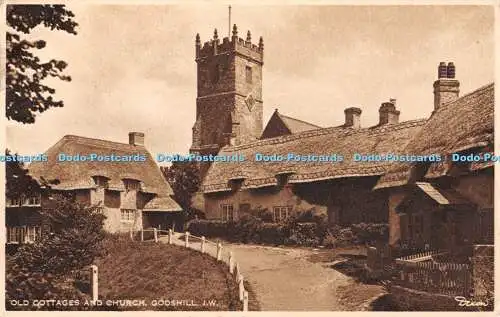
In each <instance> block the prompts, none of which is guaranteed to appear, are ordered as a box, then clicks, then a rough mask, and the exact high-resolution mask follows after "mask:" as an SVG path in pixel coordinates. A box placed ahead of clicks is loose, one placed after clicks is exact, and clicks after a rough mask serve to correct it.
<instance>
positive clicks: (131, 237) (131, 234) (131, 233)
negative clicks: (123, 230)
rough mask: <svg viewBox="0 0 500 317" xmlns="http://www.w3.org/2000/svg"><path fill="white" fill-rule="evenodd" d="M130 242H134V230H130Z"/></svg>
mask: <svg viewBox="0 0 500 317" xmlns="http://www.w3.org/2000/svg"><path fill="white" fill-rule="evenodd" d="M130 240H132V241H134V233H133V231H132V228H130Z"/></svg>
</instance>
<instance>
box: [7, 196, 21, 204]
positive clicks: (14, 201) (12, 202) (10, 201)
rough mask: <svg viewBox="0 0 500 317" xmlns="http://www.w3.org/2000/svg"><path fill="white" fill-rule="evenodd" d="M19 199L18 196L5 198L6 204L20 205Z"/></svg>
mask: <svg viewBox="0 0 500 317" xmlns="http://www.w3.org/2000/svg"><path fill="white" fill-rule="evenodd" d="M20 205H21V199H20V198H19V197H15V198H9V199H7V206H20Z"/></svg>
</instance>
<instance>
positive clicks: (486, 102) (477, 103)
mask: <svg viewBox="0 0 500 317" xmlns="http://www.w3.org/2000/svg"><path fill="white" fill-rule="evenodd" d="M494 98H495V93H494V84H493V83H491V84H489V85H486V86H483V87H481V88H479V89H477V90H475V91H473V92H471V93H469V94H466V95H464V96H462V97H460V98H458V99H457V100H454V101H452V102H449V103H447V104H444V105H443V106H441V107H439V109H438V110H437V111H435V112H434V113H433V114H432V116H431V117H430V118H429V120H428V121H427V123H426V124H425V126H424V127H423V128H422V129H421V130H420V132H419V133H418V134H416V135H415V136H414V137H413V139H412V140H411V142H410V143H409V144H408V146H407V147H406V148H405V152H406V153H413V154H416V155H430V154H440V155H441V156H442V157H445V156H448V155H450V154H453V153H457V152H461V151H466V150H469V149H473V148H480V147H484V146H488V145H489V144H492V143H493V137H494V117H493V113H494V107H495V102H494ZM446 166H447V165H446V162H445V163H444V164H442V165H440V166H439V165H436V166H431V168H432V169H433V170H431V171H430V172H429V173H430V174H429V176H435V175H434V174H439V173H446V171H445V170H443V168H446ZM411 167H412V165H409V164H395V165H394V166H393V167H392V168H391V169H390V170H389V171H388V172H387V173H386V174H385V175H383V176H382V177H381V178H380V180H379V182H378V183H377V185H376V186H375V189H380V188H389V187H395V186H401V185H405V184H408V182H409V181H410V178H411Z"/></svg>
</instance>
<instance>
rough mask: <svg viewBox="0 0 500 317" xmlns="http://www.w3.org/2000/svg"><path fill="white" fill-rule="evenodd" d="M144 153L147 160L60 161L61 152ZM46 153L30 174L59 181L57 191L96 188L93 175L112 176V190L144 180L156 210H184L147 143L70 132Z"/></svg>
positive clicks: (74, 153) (31, 166) (110, 185)
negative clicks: (177, 201) (89, 136)
mask: <svg viewBox="0 0 500 317" xmlns="http://www.w3.org/2000/svg"><path fill="white" fill-rule="evenodd" d="M60 153H65V154H68V155H76V154H80V155H89V154H92V153H95V154H97V155H111V154H115V155H120V156H121V155H136V154H139V155H144V156H145V157H146V161H144V162H135V161H132V162H112V161H101V162H99V161H83V162H58V155H59V154H60ZM45 154H46V155H47V157H48V161H46V162H41V161H37V162H33V163H31V164H30V165H29V166H28V171H29V174H30V175H31V176H32V177H33V178H34V179H36V180H37V181H39V182H41V181H42V179H45V180H54V179H57V180H58V181H59V183H58V184H57V185H52V186H51V188H52V189H54V190H78V189H91V188H96V185H95V182H94V180H93V177H95V176H104V177H106V178H107V179H108V189H110V190H116V191H124V190H125V187H124V184H123V180H124V179H135V180H138V181H140V182H141V187H142V189H141V191H142V192H145V193H151V194H154V195H155V197H156V198H155V199H153V200H154V201H155V204H156V207H157V208H156V210H164V211H180V210H181V207H180V206H179V205H178V204H177V203H176V202H175V201H174V200H173V199H172V198H171V196H172V195H173V191H172V189H171V188H170V185H169V184H168V183H167V182H166V180H165V178H164V177H163V175H162V173H161V171H160V168H159V167H158V165H157V164H156V162H155V161H154V159H153V157H152V156H151V154H150V153H149V152H148V151H147V150H146V148H145V147H144V146H137V145H129V144H125V143H118V142H111V141H105V140H99V139H92V138H85V137H81V136H74V135H66V136H64V137H63V138H62V139H61V140H59V142H57V143H56V144H55V145H54V146H52V147H51V148H49V149H48V150H47V152H45Z"/></svg>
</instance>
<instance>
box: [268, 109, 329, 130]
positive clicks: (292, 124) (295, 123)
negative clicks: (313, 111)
mask: <svg viewBox="0 0 500 317" xmlns="http://www.w3.org/2000/svg"><path fill="white" fill-rule="evenodd" d="M276 114H277V115H278V116H279V117H280V118H281V120H282V121H283V123H284V124H285V125H286V126H287V128H288V129H289V130H290V133H298V132H302V131H309V130H315V129H321V127H320V126H317V125H315V124H312V123H309V122H306V121H302V120H299V119H296V118H292V117H289V116H285V115H284V114H281V113H279V112H278V110H277V109H276Z"/></svg>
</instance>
